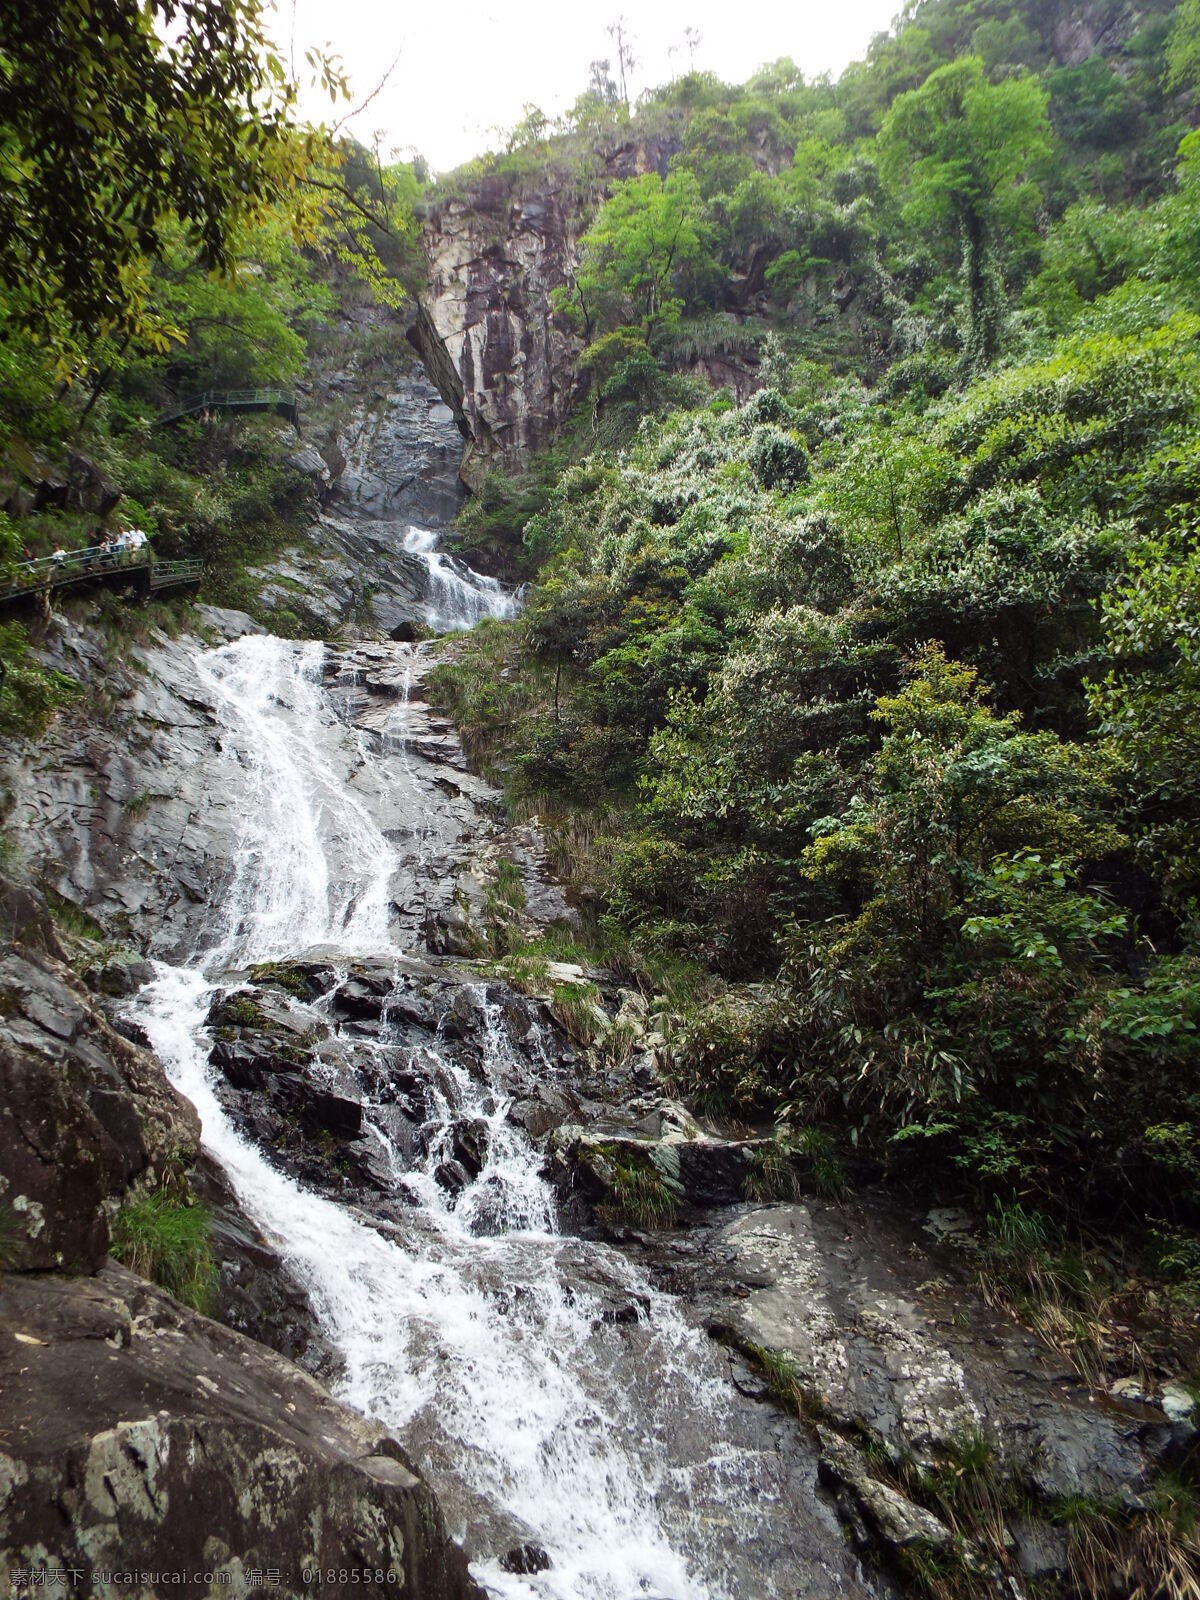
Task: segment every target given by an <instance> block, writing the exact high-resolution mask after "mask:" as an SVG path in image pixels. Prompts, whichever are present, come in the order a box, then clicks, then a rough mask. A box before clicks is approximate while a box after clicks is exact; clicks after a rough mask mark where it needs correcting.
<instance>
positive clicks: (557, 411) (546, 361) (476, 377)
mask: <svg viewBox="0 0 1200 1600" xmlns="http://www.w3.org/2000/svg"><path fill="white" fill-rule="evenodd" d="M581 220H582V219H580V218H579V217H577V216H576V215H574V214H573V212H572V210H571V208H570V206H569V205H568V204H567V202H566V200H565V199H564V197H563V196H562V195H560V194H558V193H555V192H547V193H545V194H540V195H536V196H531V197H528V198H525V199H522V200H517V201H513V200H511V199H510V197H509V196H508V195H507V194H506V193H505V191H504V190H503V188H502V187H501V186H499V185H489V184H488V183H487V182H485V183H484V184H482V185H481V186H480V188H479V190H478V191H477V192H476V193H474V194H473V195H472V196H471V199H470V203H469V204H464V203H463V202H461V201H458V200H451V201H447V202H446V203H444V204H443V205H440V206H438V207H436V208H435V209H434V211H433V212H432V213H431V215H430V216H429V218H428V220H427V222H426V225H425V230H424V234H423V242H424V246H425V254H426V259H427V262H428V268H429V271H428V280H427V288H426V289H425V290H424V292H423V293H422V295H421V300H420V305H419V308H418V314H417V320H416V323H415V324H414V327H413V330H412V333H411V335H410V337H411V338H412V340H413V343H414V344H415V345H416V347H417V349H418V350H419V351H420V353H421V357H422V359H423V361H424V363H425V366H426V369H427V371H428V372H429V375H430V376H431V377H432V378H433V381H434V382H435V383H436V384H437V386H438V388H439V390H440V392H441V395H442V398H443V399H444V400H445V402H446V404H447V405H448V406H449V407H450V409H451V411H452V412H453V414H454V417H455V420H456V422H457V424H458V427H459V430H460V432H461V433H462V435H463V437H464V438H465V440H466V447H465V450H464V452H463V459H462V467H461V474H462V478H463V481H464V482H465V483H467V484H468V485H469V486H470V487H472V488H477V487H478V486H479V484H480V482H481V481H482V478H483V476H484V473H485V471H486V468H487V465H488V463H489V462H490V461H496V462H499V463H500V464H502V465H504V466H505V467H507V468H510V469H511V468H513V467H516V466H518V465H519V464H520V463H521V461H522V460H524V459H525V458H526V457H527V456H528V454H529V452H530V451H532V450H535V449H537V448H538V446H539V445H542V444H545V443H546V441H547V440H548V439H550V438H552V437H553V435H554V433H555V431H556V429H557V428H558V426H559V424H560V423H561V422H562V420H563V419H564V417H565V416H566V415H567V412H568V411H569V410H570V407H571V404H572V401H573V399H574V396H575V393H576V376H575V361H576V358H577V356H578V354H579V351H580V349H581V348H582V340H580V339H579V338H578V336H577V335H575V334H574V333H573V332H572V331H571V328H570V326H569V324H568V323H567V321H566V319H565V318H563V317H562V316H560V315H558V314H557V313H556V312H555V311H554V310H553V307H552V304H551V295H552V293H553V291H554V290H555V289H556V288H558V287H560V286H561V285H562V284H564V283H565V282H566V281H567V278H568V276H569V274H570V271H571V269H572V268H573V266H574V263H575V248H576V239H577V237H578V233H579V231H580V227H581ZM583 225H586V222H585V221H583Z"/></svg>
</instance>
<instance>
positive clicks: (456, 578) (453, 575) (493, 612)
mask: <svg viewBox="0 0 1200 1600" xmlns="http://www.w3.org/2000/svg"><path fill="white" fill-rule="evenodd" d="M437 537H438V536H437V534H436V533H432V532H431V531H430V530H429V529H428V528H418V527H416V526H415V525H413V526H410V527H409V529H408V531H407V532H406V533H405V535H404V548H405V549H406V550H407V551H408V553H409V554H410V555H415V556H419V557H420V558H421V560H422V561H424V563H425V565H426V567H427V568H428V571H429V601H428V604H427V606H426V620H427V621H428V623H429V625H430V627H433V628H437V629H438V630H439V632H442V633H450V632H454V631H456V630H459V629H463V628H473V627H474V626H475V624H476V623H477V622H482V620H483V619H484V617H496V618H504V617H512V616H515V615H516V609H517V606H516V601H515V600H514V598H513V596H512V595H511V594H509V593H508V591H507V590H506V589H504V588H503V587H502V586H501V585H500V583H499V582H498V581H497V580H496V579H495V578H489V577H486V576H485V575H484V574H483V573H480V572H473V571H472V570H471V568H470V567H467V566H464V565H463V563H462V562H461V561H456V560H455V559H454V557H453V556H448V555H446V554H444V553H443V552H442V551H441V550H438V549H436V548H435V547H436V544H437Z"/></svg>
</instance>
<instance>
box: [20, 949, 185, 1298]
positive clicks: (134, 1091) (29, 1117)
mask: <svg viewBox="0 0 1200 1600" xmlns="http://www.w3.org/2000/svg"><path fill="white" fill-rule="evenodd" d="M0 993H2V994H3V996H4V1006H3V1011H2V1013H0V1206H2V1208H3V1209H2V1211H0V1218H2V1220H3V1222H4V1232H5V1235H6V1238H5V1240H4V1249H5V1261H4V1265H5V1266H6V1267H10V1268H16V1269H18V1270H21V1271H48V1270H54V1269H56V1268H57V1269H62V1268H69V1269H71V1270H74V1271H85V1272H90V1271H94V1270H95V1268H96V1267H97V1266H99V1265H100V1264H101V1262H103V1260H104V1259H105V1257H106V1255H107V1253H108V1214H109V1211H110V1210H111V1208H112V1206H113V1205H114V1204H115V1203H116V1202H117V1201H118V1200H119V1199H120V1198H121V1197H122V1196H123V1195H124V1194H125V1192H126V1191H127V1190H128V1188H129V1187H130V1185H131V1184H133V1183H134V1182H135V1181H137V1180H139V1179H142V1178H146V1177H149V1176H150V1174H151V1173H152V1171H153V1170H154V1169H156V1168H158V1169H161V1167H162V1165H163V1164H164V1163H165V1162H166V1161H167V1160H168V1159H172V1160H183V1161H185V1162H186V1161H190V1160H191V1159H192V1157H194V1155H195V1152H196V1147H197V1145H198V1143H199V1137H200V1124H199V1120H198V1118H197V1116H196V1113H195V1111H194V1110H193V1109H192V1107H191V1105H190V1104H189V1103H188V1102H187V1101H186V1100H184V1098H183V1097H182V1095H179V1094H177V1093H176V1092H175V1090H174V1089H172V1088H171V1086H170V1084H168V1083H167V1081H166V1079H165V1078H164V1077H163V1074H162V1070H161V1068H160V1067H159V1065H158V1062H157V1061H156V1060H155V1058H154V1057H153V1056H152V1055H150V1053H149V1052H148V1051H146V1050H143V1049H140V1048H139V1047H138V1046H137V1045H135V1044H131V1043H130V1042H129V1040H127V1039H125V1038H123V1037H122V1036H121V1035H120V1034H118V1033H116V1032H115V1031H114V1029H113V1028H112V1027H111V1026H110V1024H109V1023H108V1021H107V1020H106V1019H105V1018H104V1016H103V1015H102V1014H101V1013H100V1011H99V1010H98V1008H97V1006H96V1003H95V1000H94V997H93V996H92V995H90V994H89V993H88V991H87V990H86V989H85V988H84V986H83V984H82V983H81V982H80V981H79V979H78V978H77V977H76V976H75V974H74V973H73V972H72V971H71V969H70V968H69V967H68V966H66V965H65V963H64V962H62V961H60V960H58V959H57V958H56V957H55V956H54V955H51V954H48V953H43V952H39V951H34V950H29V949H23V948H21V947H17V946H11V947H8V948H7V949H6V950H5V951H4V952H3V954H2V955H0Z"/></svg>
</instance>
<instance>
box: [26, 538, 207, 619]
mask: <svg viewBox="0 0 1200 1600" xmlns="http://www.w3.org/2000/svg"><path fill="white" fill-rule="evenodd" d="M203 572H204V563H203V561H155V559H154V557H153V555H152V554H151V552H150V549H149V546H147V545H143V546H142V547H140V548H139V549H134V550H113V549H112V548H111V547H109V546H105V545H92V546H91V547H90V548H89V549H87V550H67V551H64V552H60V553H59V554H57V555H52V556H39V557H38V558H37V560H35V561H22V562H19V563H18V564H17V566H16V567H15V568H14V569H12V571H11V572H10V573H9V574H7V575H5V576H4V577H3V578H0V605H8V604H12V603H14V602H17V601H20V600H26V599H30V598H34V597H36V596H38V595H44V594H48V593H54V592H58V591H60V590H63V589H74V588H82V587H83V586H84V585H85V584H91V583H103V584H108V585H111V586H113V587H118V586H125V587H130V586H136V587H137V588H138V589H139V590H140V591H141V593H142V594H143V595H151V594H158V593H160V592H161V591H163V590H168V589H195V588H196V587H197V585H198V584H199V582H200V579H201V577H202V575H203Z"/></svg>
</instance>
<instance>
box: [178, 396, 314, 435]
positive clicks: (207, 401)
mask: <svg viewBox="0 0 1200 1600" xmlns="http://www.w3.org/2000/svg"><path fill="white" fill-rule="evenodd" d="M201 411H280V412H283V413H285V414H286V415H288V416H290V417H291V418H292V419H293V420H294V419H295V416H296V394H295V391H294V390H292V389H206V390H205V391H204V393H203V394H194V395H191V396H189V398H188V399H186V400H183V401H181V402H180V403H179V405H177V406H176V407H175V409H174V410H173V411H164V412H163V414H162V415H161V416H160V417H159V418H158V419H157V426H159V427H162V426H163V425H164V424H166V423H168V422H178V421H179V420H180V419H181V418H182V417H192V416H195V415H196V414H197V413H198V412H201Z"/></svg>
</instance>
